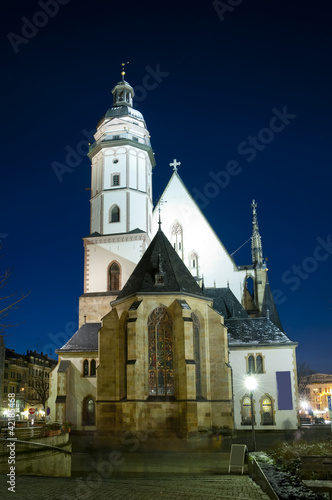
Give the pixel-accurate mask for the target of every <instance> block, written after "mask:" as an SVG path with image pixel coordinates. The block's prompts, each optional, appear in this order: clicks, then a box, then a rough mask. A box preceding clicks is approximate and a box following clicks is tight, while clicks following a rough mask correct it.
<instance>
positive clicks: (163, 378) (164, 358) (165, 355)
mask: <svg viewBox="0 0 332 500" xmlns="http://www.w3.org/2000/svg"><path fill="white" fill-rule="evenodd" d="M148 342H149V395H151V396H171V395H173V394H174V378H173V377H174V373H173V322H172V318H171V316H170V314H169V313H168V311H167V309H166V308H164V307H157V308H156V309H155V310H154V311H152V313H151V314H150V316H149V318H148Z"/></svg>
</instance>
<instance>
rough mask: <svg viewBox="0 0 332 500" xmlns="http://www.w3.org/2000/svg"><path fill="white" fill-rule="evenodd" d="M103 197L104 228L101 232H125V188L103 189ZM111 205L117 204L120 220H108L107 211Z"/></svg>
mask: <svg viewBox="0 0 332 500" xmlns="http://www.w3.org/2000/svg"><path fill="white" fill-rule="evenodd" d="M103 197H104V211H103V212H104V213H103V224H104V230H103V232H102V234H119V233H125V232H126V230H127V201H126V190H125V189H120V190H114V191H113V190H112V191H105V192H104V194H103ZM113 205H117V206H118V207H119V208H120V220H119V222H109V212H110V208H112V207H113Z"/></svg>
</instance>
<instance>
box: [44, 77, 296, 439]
mask: <svg viewBox="0 0 332 500" xmlns="http://www.w3.org/2000/svg"><path fill="white" fill-rule="evenodd" d="M124 75H125V74H124V71H123V72H122V79H121V81H120V82H119V83H117V84H116V85H115V87H114V88H113V90H112V94H113V104H112V107H111V108H110V109H108V111H107V112H106V114H105V115H104V116H103V117H102V118H101V120H100V121H99V123H98V125H97V132H96V134H95V136H94V138H95V142H94V143H93V144H91V146H90V151H89V158H90V160H91V200H90V234H89V235H88V236H86V237H85V238H84V239H83V241H84V252H85V254H84V255H85V258H84V293H83V294H82V296H81V297H80V298H79V329H78V331H77V332H76V333H75V334H74V335H73V336H72V338H71V339H70V340H68V342H67V343H66V344H65V345H64V346H63V347H62V348H61V349H59V350H58V351H57V354H58V363H57V366H56V367H55V368H54V370H53V371H52V375H51V376H50V397H49V400H48V406H49V408H50V414H51V416H52V419H53V420H55V421H60V422H62V421H65V420H69V421H71V422H72V423H73V424H74V429H75V430H85V431H94V432H97V433H98V435H100V436H103V435H121V433H123V432H125V431H132V432H149V433H151V434H152V435H155V436H164V437H167V436H179V437H189V436H192V435H195V434H197V433H200V432H211V431H212V430H217V431H222V430H226V429H227V430H229V429H238V430H241V429H248V428H249V429H250V428H251V425H252V423H254V424H255V427H256V429H265V430H267V429H269V430H280V429H296V428H297V426H298V419H297V399H298V396H297V377H296V354H295V350H296V347H297V343H296V342H293V341H291V340H290V339H289V338H288V337H287V335H286V334H285V332H284V331H283V329H282V325H281V322H280V319H279V315H278V312H277V309H276V306H275V303H274V301H273V296H272V293H271V289H270V285H269V282H268V276H267V268H266V264H265V262H264V259H263V252H262V242H261V236H260V233H259V227H258V216H257V204H256V203H255V201H253V202H252V205H251V208H252V237H251V254H252V255H251V257H252V258H251V260H252V262H251V264H249V265H242V266H240V265H237V264H236V263H235V261H234V259H233V257H232V256H231V255H230V254H229V253H228V251H227V250H226V248H225V247H224V245H223V244H222V242H221V241H220V239H219V237H218V235H217V234H216V233H215V232H214V230H213V228H212V227H211V225H210V224H209V222H208V221H207V219H206V218H205V216H204V214H203V213H202V211H201V210H200V208H199V207H198V205H197V203H196V202H195V200H194V199H193V197H192V196H191V194H190V193H189V191H188V190H187V188H186V186H185V184H184V183H183V181H182V179H181V178H180V176H179V173H178V169H177V167H178V166H179V165H180V163H179V162H177V161H176V160H173V162H172V163H171V164H170V165H171V166H173V174H172V176H171V178H170V180H169V182H168V185H167V186H166V188H165V190H164V193H163V194H162V196H161V197H160V199H159V202H158V203H157V205H156V206H155V207H153V202H152V170H153V168H154V166H155V158H154V154H153V151H152V147H151V143H150V135H149V132H148V130H147V127H146V123H145V121H144V118H143V116H142V114H141V113H140V112H139V111H138V110H136V109H134V107H133V99H134V90H133V88H132V87H131V85H130V84H129V83H128V82H126V81H125V79H124ZM197 235H199V237H197ZM248 381H249V382H253V381H254V384H255V387H254V386H249V385H248Z"/></svg>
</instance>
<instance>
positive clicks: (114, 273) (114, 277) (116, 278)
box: [109, 262, 120, 291]
mask: <svg viewBox="0 0 332 500" xmlns="http://www.w3.org/2000/svg"><path fill="white" fill-rule="evenodd" d="M109 289H110V291H112V290H120V266H119V265H118V264H117V263H116V262H113V264H111V265H110V268H109Z"/></svg>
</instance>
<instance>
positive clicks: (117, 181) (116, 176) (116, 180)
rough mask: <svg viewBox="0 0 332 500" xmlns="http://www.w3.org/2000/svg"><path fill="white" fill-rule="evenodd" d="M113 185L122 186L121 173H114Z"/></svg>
mask: <svg viewBox="0 0 332 500" xmlns="http://www.w3.org/2000/svg"><path fill="white" fill-rule="evenodd" d="M112 186H120V174H113V175H112Z"/></svg>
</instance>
